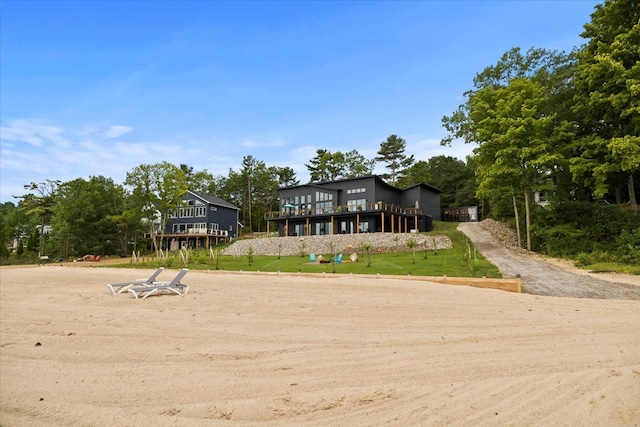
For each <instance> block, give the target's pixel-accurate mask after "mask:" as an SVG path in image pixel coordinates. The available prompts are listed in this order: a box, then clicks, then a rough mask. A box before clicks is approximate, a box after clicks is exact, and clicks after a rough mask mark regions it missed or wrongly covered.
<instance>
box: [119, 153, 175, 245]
mask: <svg viewBox="0 0 640 427" xmlns="http://www.w3.org/2000/svg"><path fill="white" fill-rule="evenodd" d="M124 184H125V185H127V186H129V187H130V188H131V189H132V192H131V195H132V200H133V203H134V204H135V206H136V209H138V211H139V212H140V214H141V217H142V218H143V219H144V220H145V221H146V222H147V225H148V227H149V231H150V234H151V238H152V240H153V244H154V247H155V249H156V252H158V254H159V255H160V254H161V251H160V249H161V248H160V247H159V246H158V241H157V235H158V229H159V231H160V241H163V240H164V232H165V228H166V223H167V218H168V216H169V214H170V213H171V212H175V211H176V210H177V209H178V208H179V206H180V204H181V202H182V196H183V195H184V193H185V192H186V191H187V182H186V177H185V173H184V171H182V170H181V169H180V168H179V167H177V166H175V165H173V164H171V163H168V162H166V161H165V162H161V163H155V164H152V165H149V164H142V165H140V166H137V167H135V168H134V169H133V170H132V171H131V172H128V173H127V177H126V179H125V182H124Z"/></svg>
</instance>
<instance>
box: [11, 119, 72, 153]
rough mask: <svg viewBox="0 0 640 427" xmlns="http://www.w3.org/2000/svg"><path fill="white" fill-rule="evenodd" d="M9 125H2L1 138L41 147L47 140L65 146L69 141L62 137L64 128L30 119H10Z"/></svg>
mask: <svg viewBox="0 0 640 427" xmlns="http://www.w3.org/2000/svg"><path fill="white" fill-rule="evenodd" d="M8 124H9V126H2V127H0V139H3V140H9V141H18V142H26V143H27V144H29V145H33V146H35V147H41V146H42V145H43V144H44V143H45V142H51V143H53V144H55V145H56V146H61V147H64V146H66V145H67V144H68V141H67V140H66V139H64V138H63V137H62V134H63V133H64V129H62V128H59V127H56V126H48V125H43V124H39V123H37V122H33V121H30V120H9V121H8Z"/></svg>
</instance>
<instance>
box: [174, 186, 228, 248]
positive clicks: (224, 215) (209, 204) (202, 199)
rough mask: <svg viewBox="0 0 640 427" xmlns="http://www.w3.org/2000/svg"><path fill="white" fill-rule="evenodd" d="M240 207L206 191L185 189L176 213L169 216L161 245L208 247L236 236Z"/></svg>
mask: <svg viewBox="0 0 640 427" xmlns="http://www.w3.org/2000/svg"><path fill="white" fill-rule="evenodd" d="M238 211H239V209H238V208H237V207H236V206H234V205H232V204H231V203H229V202H226V201H224V200H222V199H220V198H218V197H214V196H210V195H208V194H203V193H198V192H195V191H187V193H186V194H185V195H184V196H182V204H181V206H180V208H179V209H178V210H177V212H174V213H173V214H171V215H170V216H169V219H168V220H167V226H166V228H165V234H164V239H165V241H164V243H165V245H164V247H165V248H168V249H169V250H176V249H182V248H208V247H209V246H210V245H211V244H217V243H219V242H220V241H228V240H230V239H234V238H236V237H237V236H238V224H239V222H238Z"/></svg>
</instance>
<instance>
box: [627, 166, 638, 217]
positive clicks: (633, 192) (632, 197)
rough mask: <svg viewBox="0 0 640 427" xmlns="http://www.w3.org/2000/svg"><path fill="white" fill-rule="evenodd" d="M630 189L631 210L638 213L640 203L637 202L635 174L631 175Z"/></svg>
mask: <svg viewBox="0 0 640 427" xmlns="http://www.w3.org/2000/svg"><path fill="white" fill-rule="evenodd" d="M628 187H629V201H630V202H631V209H633V210H634V212H637V211H638V201H637V200H636V189H635V185H634V184H633V174H632V173H630V174H629V183H628Z"/></svg>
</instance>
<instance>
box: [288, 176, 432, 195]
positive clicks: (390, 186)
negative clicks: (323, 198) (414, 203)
mask: <svg viewBox="0 0 640 427" xmlns="http://www.w3.org/2000/svg"><path fill="white" fill-rule="evenodd" d="M370 178H373V179H375V180H376V181H378V182H379V183H380V184H382V185H384V186H386V187H388V188H391V189H393V190H396V191H400V192H402V191H406V190H408V189H410V188H414V187H418V186H423V187H426V188H428V189H430V190H432V191H436V192H438V193H442V190H440V189H439V188H436V187H434V186H433V185H429V184H426V183H424V182H421V183H419V184H416V185H412V186H411V187H409V188H404V189H402V188H398V187H394V186H393V185H391V184H389V183H387V182H386V181H385V180H383V179H382V178H380V177H379V176H378V175H366V176H359V177H357V178H345V179H336V180H333V181H322V182H310V183H308V184H300V185H293V186H291V187H281V188H279V189H278V190H289V189H293V188H303V187H319V188H323V187H324V186H325V185H326V184H333V183H340V182H348V181H357V180H361V179H370Z"/></svg>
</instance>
